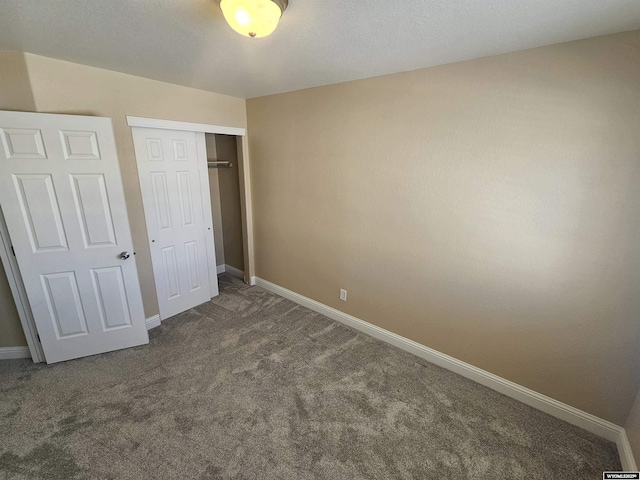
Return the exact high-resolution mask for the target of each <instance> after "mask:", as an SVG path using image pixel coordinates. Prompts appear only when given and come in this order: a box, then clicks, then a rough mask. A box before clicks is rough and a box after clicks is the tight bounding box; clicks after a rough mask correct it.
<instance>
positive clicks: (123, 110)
mask: <svg viewBox="0 0 640 480" xmlns="http://www.w3.org/2000/svg"><path fill="white" fill-rule="evenodd" d="M25 59H26V64H27V67H28V70H29V78H30V80H31V86H32V91H33V97H34V99H35V106H36V110H37V111H38V112H45V113H72V114H80V115H98V116H105V117H111V119H112V120H113V128H114V131H115V136H116V144H117V147H118V155H119V157H120V168H121V171H122V179H123V183H124V190H125V196H126V200H127V208H128V211H129V222H130V224H131V230H132V234H133V242H134V246H135V249H136V253H137V255H136V261H137V264H138V272H139V275H140V284H141V287H142V297H143V298H142V299H143V301H144V308H145V314H146V316H147V317H149V316H151V315H155V314H156V313H158V304H157V299H156V291H155V285H154V281H153V270H152V267H151V256H150V252H149V247H148V239H147V232H146V225H145V220H144V210H143V207H142V198H141V195H140V186H139V183H138V174H137V168H136V160H135V154H134V150H133V138H132V136H131V129H130V127H128V126H127V124H126V118H125V116H126V115H132V116H138V117H151V118H161V119H167V120H179V121H187V122H197V123H207V124H215V125H226V126H232V127H245V126H246V106H245V100H244V99H240V98H234V97H228V96H225V95H218V94H215V93H210V92H205V91H202V90H196V89H193V88H187V87H181V86H178V85H172V84H168V83H163V82H158V81H155V80H149V79H145V78H140V77H134V76H131V75H125V74H122V73H117V72H112V71H109V70H102V69H99V68H93V67H87V66H84V65H78V64H74V63H69V62H63V61H60V60H55V59H52V58H46V57H41V56H37V55H31V54H25Z"/></svg>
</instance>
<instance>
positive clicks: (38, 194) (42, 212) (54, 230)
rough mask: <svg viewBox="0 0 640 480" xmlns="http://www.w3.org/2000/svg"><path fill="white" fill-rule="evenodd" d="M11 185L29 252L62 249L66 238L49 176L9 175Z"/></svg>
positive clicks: (65, 248)
mask: <svg viewBox="0 0 640 480" xmlns="http://www.w3.org/2000/svg"><path fill="white" fill-rule="evenodd" d="M13 184H14V186H15V190H16V194H17V198H18V203H19V205H20V213H21V214H22V215H21V216H22V220H23V222H24V226H25V229H26V232H27V235H28V237H29V240H30V242H31V248H32V251H33V252H45V251H53V250H62V251H66V250H67V249H68V246H67V238H66V234H65V229H64V226H63V224H62V217H61V215H60V206H59V205H58V199H57V196H56V192H55V188H54V185H53V178H52V177H51V175H50V174H46V173H44V174H26V175H13Z"/></svg>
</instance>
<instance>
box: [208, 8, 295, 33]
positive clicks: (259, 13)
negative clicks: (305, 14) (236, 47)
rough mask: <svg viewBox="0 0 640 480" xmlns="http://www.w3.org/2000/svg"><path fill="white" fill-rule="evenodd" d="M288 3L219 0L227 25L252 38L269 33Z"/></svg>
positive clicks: (276, 24) (274, 27) (275, 25)
mask: <svg viewBox="0 0 640 480" xmlns="http://www.w3.org/2000/svg"><path fill="white" fill-rule="evenodd" d="M288 4H289V1H288V0H220V8H221V9H222V13H223V15H224V18H225V20H226V21H227V23H228V24H229V26H230V27H231V28H233V29H234V30H235V31H236V32H238V33H239V34H240V35H244V36H245V37H253V38H260V37H266V36H267V35H271V34H272V33H273V31H274V30H275V29H276V27H277V26H278V22H279V21H280V17H281V16H282V12H284V10H285V9H286V8H287V5H288Z"/></svg>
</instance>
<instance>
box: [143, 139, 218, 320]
mask: <svg viewBox="0 0 640 480" xmlns="http://www.w3.org/2000/svg"><path fill="white" fill-rule="evenodd" d="M132 131H133V141H134V145H135V151H136V159H137V162H138V176H139V178H140V188H141V190H142V201H143V204H144V213H145V218H146V222H147V232H148V234H149V246H150V248H151V259H152V262H153V272H154V278H155V283H156V290H157V294H158V305H159V308H160V317H161V319H163V320H164V319H165V318H168V317H171V316H173V315H176V314H177V313H180V312H183V311H185V310H188V309H189V308H192V307H195V306H196V305H200V304H201V303H204V302H207V301H209V300H210V299H211V298H212V297H214V296H216V295H218V277H217V275H216V261H215V251H214V244H213V229H212V227H213V225H212V217H211V200H210V193H209V180H208V175H207V157H206V147H205V140H204V134H203V133H196V132H185V131H177V130H161V129H156V128H139V127H134V128H133V129H132Z"/></svg>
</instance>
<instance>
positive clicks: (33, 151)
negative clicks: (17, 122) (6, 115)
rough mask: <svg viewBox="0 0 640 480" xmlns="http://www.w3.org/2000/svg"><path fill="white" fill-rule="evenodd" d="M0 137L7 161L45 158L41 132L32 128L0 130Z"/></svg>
mask: <svg viewBox="0 0 640 480" xmlns="http://www.w3.org/2000/svg"><path fill="white" fill-rule="evenodd" d="M0 137H1V139H2V146H3V148H4V153H5V156H6V158H7V159H8V160H16V159H21V158H22V159H31V160H43V159H46V158H47V154H46V151H45V148H44V142H43V140H42V131H41V130H38V129H33V128H0Z"/></svg>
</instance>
